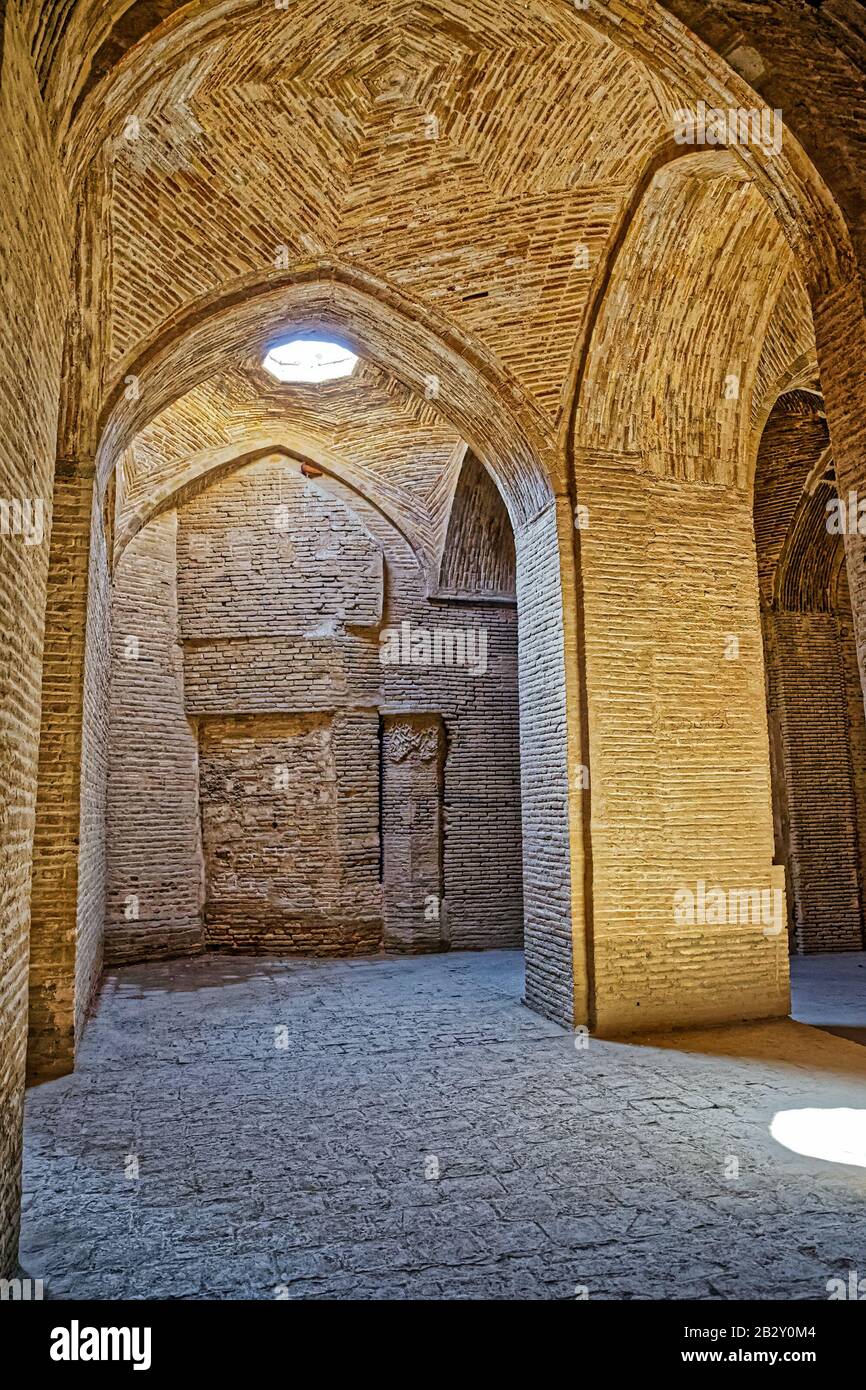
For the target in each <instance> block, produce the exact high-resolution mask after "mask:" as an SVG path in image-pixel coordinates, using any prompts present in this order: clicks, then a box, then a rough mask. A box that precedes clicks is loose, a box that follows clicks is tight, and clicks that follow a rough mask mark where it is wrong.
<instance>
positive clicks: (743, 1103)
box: [22, 951, 866, 1299]
mask: <svg viewBox="0 0 866 1390" xmlns="http://www.w3.org/2000/svg"><path fill="white" fill-rule="evenodd" d="M521 974H522V961H521V957H520V955H519V954H518V953H516V952H504V951H503V952H490V953H485V954H483V955H475V954H452V955H446V956H429V957H422V958H414V959H406V960H393V959H381V960H367V961H354V962H340V961H331V962H309V961H303V962H299V961H294V962H292V961H270V960H259V959H255V960H254V959H232V958H228V957H215V956H209V957H205V958H199V959H197V960H191V961H172V962H166V963H160V964H154V965H149V966H136V967H126V968H124V969H122V970H119V971H117V972H116V973H115V974H114V975H112V976H109V978H108V980H107V983H106V986H105V989H104V992H103V996H102V1001H101V1004H100V1008H99V1011H98V1014H97V1016H96V1017H95V1018H94V1020H93V1021H92V1022H91V1024H90V1026H89V1028H88V1031H87V1035H86V1037H85V1041H84V1046H83V1050H82V1054H81V1059H80V1067H79V1070H78V1071H77V1072H76V1073H75V1074H74V1075H73V1076H69V1077H65V1078H63V1079H62V1080H60V1081H55V1082H51V1083H49V1084H47V1085H44V1086H40V1087H37V1088H35V1089H34V1090H32V1091H31V1092H30V1093H29V1096H28V1105H27V1139H26V1147H27V1156H26V1169H25V1183H26V1197H25V1204H26V1205H25V1221H24V1233H23V1248H22V1264H23V1266H24V1268H25V1270H26V1271H27V1272H28V1273H29V1274H31V1275H32V1276H34V1277H38V1276H42V1277H44V1278H45V1279H46V1280H47V1283H48V1292H49V1295H50V1296H53V1297H55V1298H63V1297H94V1298H117V1297H126V1298H129V1297H175V1298H202V1297H204V1298H231V1297H235V1298H267V1299H270V1298H276V1297H281V1296H282V1297H285V1296H288V1297H291V1298H352V1297H355V1298H363V1299H368V1298H371V1299H372V1298H387V1297H397V1298H434V1299H437V1298H455V1297H456V1298H484V1297H487V1298H506V1299H524V1298H532V1299H569V1298H573V1297H574V1296H575V1289H576V1288H577V1286H585V1287H586V1288H587V1289H588V1291H589V1296H590V1297H591V1298H613V1297H625V1298H641V1299H661V1298H687V1297H698V1298H733V1297H756V1298H765V1299H786V1298H792V1297H801V1298H807V1299H815V1298H826V1296H827V1295H826V1282H827V1279H828V1278H830V1277H831V1276H833V1275H834V1274H839V1273H842V1272H845V1271H847V1270H848V1269H849V1268H850V1267H854V1268H859V1270H860V1271H862V1274H863V1275H866V1200H864V1199H866V1170H864V1168H863V1167H854V1166H847V1165H842V1164H838V1163H831V1162H824V1161H819V1160H816V1159H808V1158H803V1157H800V1156H798V1155H796V1154H794V1153H792V1152H790V1151H789V1150H788V1149H785V1148H782V1147H781V1146H780V1145H778V1144H777V1143H775V1142H774V1140H773V1139H772V1138H771V1137H770V1135H769V1132H768V1125H769V1123H770V1121H771V1120H772V1117H773V1116H774V1114H775V1113H776V1112H777V1111H780V1110H787V1109H791V1108H797V1109H799V1108H802V1107H818V1108H821V1109H826V1108H835V1107H840V1106H845V1107H855V1108H857V1109H860V1110H861V1111H862V1110H863V1109H864V1107H866V1048H863V1047H860V1046H858V1045H857V1044H856V1043H854V1042H851V1041H847V1040H845V1039H843V1038H839V1037H834V1036H831V1035H830V1034H829V1033H826V1032H821V1031H817V1030H815V1029H812V1028H809V1027H806V1026H804V1025H802V1024H799V1023H794V1022H785V1023H776V1024H762V1025H757V1026H751V1027H742V1028H740V1027H738V1028H729V1029H725V1030H715V1031H713V1032H711V1033H703V1034H687V1035H684V1034H680V1035H676V1036H674V1035H671V1036H670V1037H667V1038H661V1039H659V1038H655V1039H653V1040H652V1041H651V1043H647V1044H645V1045H641V1044H640V1043H632V1044H628V1045H626V1044H622V1043H611V1042H599V1041H596V1040H592V1041H591V1042H590V1045H589V1047H588V1048H586V1049H576V1048H575V1045H574V1039H573V1038H572V1037H571V1036H570V1035H569V1034H567V1033H565V1032H564V1031H563V1030H561V1029H560V1028H558V1027H556V1026H555V1025H554V1024H551V1023H547V1022H545V1021H544V1020H543V1019H540V1018H538V1017H536V1016H535V1015H534V1014H532V1013H530V1012H529V1011H528V1010H526V1009H525V1008H523V1007H522V1006H521V1005H520V1004H519V1002H518V996H519V993H520V987H521ZM732 1158H733V1159H736V1160H737V1163H738V1165H739V1176H738V1177H730V1176H729V1177H726V1168H727V1170H728V1172H731V1171H732V1170H733V1165H732V1163H731V1160H732ZM863 1161H864V1162H866V1158H864V1160H863ZM136 1172H137V1175H136ZM437 1174H438V1176H437Z"/></svg>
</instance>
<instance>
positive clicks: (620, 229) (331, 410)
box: [34, 0, 814, 496]
mask: <svg viewBox="0 0 866 1390" xmlns="http://www.w3.org/2000/svg"><path fill="white" fill-rule="evenodd" d="M641 8H642V0H641V4H638V5H637V9H638V10H640V9H641ZM61 11H62V12H63V13H61ZM64 15H65V18H64ZM181 26H184V27H183V28H182V29H181ZM181 33H182V36H183V41H182V42H181V41H180V35H181ZM73 39H74V40H75V41H77V42H78V43H79V44H80V45H81V46H82V48H85V49H86V50H87V52H88V55H89V56H88V59H87V61H86V62H83V63H80V64H79V70H78V71H77V75H76V74H75V73H74V72H73V70H72V65H71V63H70V61H69V53H68V51H67V50H69V49H70V47H71V45H72V42H73ZM34 50H35V51H36V52H37V53H38V54H42V56H43V60H44V61H43V65H42V66H43V70H44V74H45V89H46V97H47V100H48V105H49V111H50V112H52V115H53V119H54V121H55V124H56V126H57V128H58V132H59V133H60V134H61V135H62V134H64V133H65V135H66V141H67V151H68V152H69V151H70V150H71V149H72V147H73V144H74V143H76V142H77V147H78V146H80V147H81V148H87V149H88V150H89V151H90V158H92V160H93V163H94V167H95V166H97V165H99V164H100V163H102V164H103V167H104V168H105V169H106V171H107V174H108V180H109V187H110V196H109V218H108V222H109V230H108V236H109V245H110V260H111V272H110V276H109V284H108V300H109V312H108V314H107V316H106V317H107V327H106V337H107V344H106V346H107V350H108V351H107V356H108V366H107V367H106V368H105V370H104V376H105V378H106V379H110V377H111V375H112V373H122V371H123V370H124V364H127V363H129V362H130V361H133V360H134V359H135V355H136V352H137V351H139V350H140V348H141V345H142V344H145V343H147V342H148V341H152V340H154V339H155V338H156V337H157V336H158V335H159V333H160V332H161V331H162V328H163V325H165V324H166V323H169V322H171V321H177V320H178V319H179V317H180V316H182V315H183V314H184V313H185V312H186V311H187V310H188V309H189V308H190V306H193V305H195V304H196V303H197V302H198V301H201V300H204V299H205V298H206V297H207V296H212V295H214V294H217V293H219V292H220V291H221V290H222V289H223V288H224V287H226V286H231V285H234V284H236V283H239V282H242V281H246V280H249V279H250V278H256V277H259V278H260V279H261V281H262V282H265V281H266V280H267V277H268V276H269V275H270V274H272V273H273V270H274V268H275V267H279V266H282V265H289V266H293V265H295V264H302V263H304V262H310V261H316V260H328V259H330V260H335V261H339V262H341V263H343V264H347V265H352V266H358V267H360V268H362V269H363V270H364V271H365V272H369V273H370V274H371V275H373V276H375V277H377V278H378V279H379V280H381V281H382V282H384V283H387V284H388V285H391V286H393V287H394V288H395V290H396V291H398V292H400V293H402V294H404V295H407V296H409V297H410V298H411V299H412V300H413V301H415V302H417V303H419V304H421V305H425V306H429V307H430V308H431V309H432V310H435V311H436V312H437V313H438V314H439V315H440V316H441V318H442V319H443V320H444V321H447V322H449V323H452V324H454V325H455V327H456V328H457V329H458V330H459V331H460V332H461V333H462V334H464V335H467V336H468V337H469V338H470V339H472V340H473V341H475V342H477V343H479V344H481V345H482V347H483V348H484V350H485V351H486V352H488V353H490V354H491V355H492V357H493V358H494V359H495V360H496V362H497V363H498V364H500V365H501V367H502V369H503V372H504V373H505V374H506V377H507V378H509V379H511V380H513V381H514V382H515V383H516V385H517V387H518V389H519V390H520V391H521V392H522V393H524V395H525V396H526V398H528V399H529V400H531V402H532V403H533V408H534V409H537V411H538V413H539V414H538V418H539V419H540V420H543V421H546V428H548V429H549V432H550V436H551V438H553V437H555V436H556V435H557V434H559V435H560V436H561V435H562V432H563V430H564V428H565V423H566V418H567V416H568V413H569V410H570V407H571V402H572V399H573V391H574V386H575V370H576V369H575V362H576V359H577V356H578V354H579V353H580V351H581V350H582V349H581V344H582V343H583V350H584V351H586V352H587V357H586V373H585V385H588V386H589V388H590V397H589V407H588V410H586V411H585V418H586V421H587V425H588V429H589V438H590V440H591V439H592V432H593V430H595V432H596V434H597V435H598V440H599V442H601V440H602V439H603V438H604V437H607V438H613V437H617V438H619V436H620V435H622V439H621V443H622V444H623V445H624V446H625V447H626V448H630V447H635V439H637V440H638V444H637V447H651V448H653V449H655V450H656V451H657V452H658V454H659V457H661V458H662V459H664V458H665V457H673V454H674V453H675V452H676V451H677V450H679V451H680V453H682V452H685V453H687V454H689V455H692V454H694V455H698V454H700V455H701V456H705V461H704V462H703V463H701V464H700V465H695V466H694V467H692V466H691V465H687V469H686V471H687V472H689V473H690V474H691V475H693V476H710V475H711V473H712V468H713V463H712V457H713V455H715V454H719V453H720V452H721V451H722V450H723V449H724V448H727V447H728V444H730V446H731V448H732V449H733V450H734V452H735V453H736V455H737V458H736V463H735V464H734V465H731V466H729V467H728V472H727V474H726V476H729V477H731V478H732V479H734V478H735V479H737V480H739V481H744V480H745V479H746V478H747V476H748V467H749V465H748V456H749V455H750V454H751V455H754V451H755V447H756V438H755V435H754V426H755V423H756V422H758V423H760V421H761V420H762V418H763V417H764V415H765V413H766V411H767V410H768V409H769V408H771V405H772V400H773V399H775V394H778V391H779V390H780V389H783V388H784V387H785V386H786V385H789V384H790V379H789V378H790V377H791V375H792V374H793V373H795V371H796V370H799V371H800V373H801V377H802V378H803V379H805V377H811V376H813V375H814V343H813V341H812V333H811V322H810V314H809V309H808V301H807V299H806V295H805V291H804V289H803V286H802V282H801V279H800V277H799V275H798V272H797V269H796V267H795V262H794V258H793V254H792V252H791V250H790V249H789V246H788V244H787V243H786V241H785V239H784V237H783V235H782V233H781V230H780V226H779V224H778V222H777V221H776V220H775V218H774V216H773V215H772V213H771V211H770V209H769V207H768V204H767V202H766V200H765V198H764V197H762V196H761V194H760V193H759V192H758V191H757V188H755V187H751V186H750V178H749V175H748V170H747V168H746V166H744V165H737V162H736V161H735V160H734V161H729V163H728V164H727V165H724V164H723V165H722V166H721V167H719V168H710V171H709V172H710V174H711V182H712V187H710V188H708V189H704V188H701V187H700V185H701V183H702V182H703V181H705V180H706V176H707V175H706V171H702V170H701V169H699V168H698V165H697V164H695V166H694V168H693V169H692V170H690V171H686V170H685V167H684V171H683V173H682V174H681V175H680V176H678V177H677V178H676V179H667V180H665V179H662V181H661V183H659V182H658V181H656V184H652V180H651V179H650V181H649V186H648V185H647V179H648V171H651V170H652V167H653V164H654V161H657V160H658V159H659V157H660V155H661V152H662V151H663V150H664V149H665V148H666V147H668V146H669V145H670V138H671V118H672V111H673V110H674V109H675V108H676V107H677V106H678V105H680V104H682V97H681V95H679V96H678V94H677V91H676V90H675V87H674V84H673V83H669V82H668V81H667V80H666V79H665V77H663V76H661V75H659V72H658V70H656V69H653V68H651V67H650V66H649V65H648V64H645V63H644V62H642V61H640V60H639V59H638V58H636V57H632V56H630V55H629V53H627V52H626V51H625V49H624V48H623V47H622V46H620V45H618V44H617V43H614V42H613V41H612V40H611V39H610V38H608V37H606V36H605V34H603V33H602V32H599V30H598V29H597V28H595V27H593V26H592V24H590V23H588V22H587V21H586V18H585V17H584V16H583V15H582V13H581V11H580V10H578V9H577V8H576V7H575V6H574V5H572V4H569V3H566V0H563V3H561V4H558V5H557V4H552V3H550V0H525V3H520V4H514V5H507V6H504V5H501V4H499V3H494V0H467V2H466V3H460V4H457V3H454V2H453V0H442V3H438V4H437V5H436V6H432V5H431V6H427V5H418V4H409V3H403V2H402V0H369V2H368V0H364V3H361V0H357V3H356V0H292V3H291V4H290V5H289V6H288V7H286V8H281V7H279V6H278V5H277V4H275V3H273V2H272V0H258V2H257V3H243V2H239V0H233V2H232V3H230V2H229V0H223V2H222V3H211V4H203V3H193V4H188V5H186V6H183V7H179V6H175V5H172V4H169V3H164V4H156V3H149V4H133V5H126V6H124V5H119V4H117V5H109V6H105V5H102V6H98V5H95V4H93V3H91V2H90V0H80V3H78V4H77V5H75V4H72V3H70V4H68V5H66V6H65V7H55V11H54V20H53V26H52V25H49V24H48V23H47V22H45V21H44V20H43V22H42V23H41V26H37V29H36V31H35V36H34ZM52 55H53V56H52ZM100 83H101V84H102V87H100ZM106 83H108V84H109V85H110V97H111V101H110V103H108V104H105V103H103V105H100V102H99V101H97V100H96V97H97V96H98V95H99V94H101V93H102V91H103V89H104V88H105V84H106ZM97 89H98V90H97ZM103 106H104V109H103ZM106 113H108V114H107V115H106ZM97 130H98V132H99V133H98V138H97V134H96V132H97ZM70 159H71V160H72V163H73V164H74V163H75V160H74V159H73V158H72V155H71V154H70ZM686 182H688V183H689V184H691V185H693V187H692V189H691V191H689V190H688V189H686V188H685V187H684V184H685V183H686ZM615 258H618V259H616V263H615V264H614V260H615ZM674 282H675V291H674V292H673V293H672V289H671V287H672V284H674ZM698 299H700V301H701V302H702V303H703V304H704V305H705V306H708V308H707V313H706V314H705V316H704V323H705V324H709V325H710V330H711V331H710V332H708V331H707V330H706V328H701V325H700V324H699V323H698V322H697V320H696V317H695V314H694V312H693V310H692V309H690V307H689V306H690V304H691V302H692V301H697V300H698ZM654 304H661V306H662V307H661V311H660V312H658V313H656V312H655V311H654V310H651V309H650V308H649V307H648V306H652V305H654ZM777 305H778V306H779V307H778V308H776V306H777ZM653 332H654V333H655V340H654V342H652V343H651V342H650V341H649V339H650V337H651V335H652V334H653ZM700 333H702V334H703V338H702V340H701V341H698V337H699V334H700ZM590 335H592V340H593V346H592V347H591V348H589V347H588V339H589V337H590ZM676 340H678V341H679V344H680V346H682V348H683V351H684V353H686V354H687V355H688V361H689V363H690V364H691V366H690V368H689V370H690V371H691V373H692V380H691V381H690V383H689V384H688V385H687V389H686V390H685V392H681V393H680V394H681V397H682V401H683V404H682V406H681V407H679V409H680V412H681V418H679V419H676V420H671V421H664V420H661V421H660V420H659V419H658V418H657V417H656V415H655V407H654V405H653V403H652V402H653V393H652V391H651V390H649V391H645V392H644V400H643V402H642V403H641V402H638V400H637V394H638V391H639V389H641V383H642V379H643V378H649V377H650V376H651V374H652V373H653V372H655V371H656V370H657V369H658V370H661V367H660V366H659V364H660V363H661V366H663V361H662V359H663V358H664V352H665V343H670V342H671V341H676ZM614 342H615V343H616V359H617V360H618V361H621V362H628V363H631V364H632V365H635V366H636V367H637V368H639V369H638V370H635V371H634V372H633V373H632V384H631V385H629V383H628V382H624V381H622V380H620V381H619V382H617V381H616V380H615V375H614V376H612V375H611V373H610V370H609V369H610V365H611V363H612V361H613V347H612V345H613V344H614ZM645 356H646V359H647V360H646V363H644V361H643V359H644V357H645ZM732 371H735V372H736V373H737V375H738V376H739V377H740V378H741V380H742V382H743V387H742V394H741V400H742V406H741V407H740V406H737V407H735V408H731V407H730V406H725V407H721V406H720V405H719V404H718V401H719V386H720V383H721V382H722V381H723V380H724V379H725V377H726V376H728V375H730V373H731V372H732ZM804 374H805V375H804ZM798 379H799V378H798ZM659 381H660V383H661V378H659ZM630 392H631V395H630ZM401 393H402V394H401ZM405 396H406V393H405V391H404V390H403V388H402V387H399V386H398V384H397V383H396V381H394V380H392V379H390V378H388V377H386V376H385V375H384V374H383V373H379V374H378V375H377V373H376V371H375V369H373V368H372V366H370V367H369V368H368V369H367V370H366V372H365V371H362V372H361V374H360V375H359V377H358V379H357V381H355V382H354V383H353V384H352V385H351V386H347V387H345V388H343V389H338V388H337V387H335V388H334V389H332V390H331V391H330V392H325V393H319V394H318V395H317V397H316V401H315V405H314V402H313V400H312V398H304V396H303V393H294V395H293V394H291V393H288V394H287V393H285V392H275V391H274V390H273V389H272V388H271V387H269V386H268V384H267V383H266V382H264V381H262V379H261V376H260V374H259V375H257V374H256V371H255V369H254V364H252V363H251V362H249V361H244V360H238V358H237V355H236V354H235V355H234V356H231V355H229V356H228V358H227V360H226V361H225V363H224V366H223V369H222V370H220V371H219V372H218V373H217V374H216V375H215V377H214V378H213V379H212V380H210V381H208V382H205V383H203V384H201V385H200V386H197V387H196V388H195V389H194V391H192V392H190V393H189V394H188V395H187V396H181V399H180V400H179V401H177V402H176V403H175V405H173V406H170V407H169V408H168V409H167V410H163V411H162V412H161V413H160V414H158V416H157V419H156V420H155V421H153V422H152V424H151V425H150V426H148V428H147V430H146V432H145V436H144V437H142V438H141V439H140V440H139V441H138V442H137V444H136V446H135V448H134V450H133V451H132V452H131V453H130V452H129V451H127V456H126V472H127V485H128V487H129V488H130V489H131V490H132V492H136V491H139V492H140V490H141V489H142V487H144V486H145V485H146V483H145V479H146V476H147V474H148V472H149V471H151V470H155V472H154V476H156V474H157V473H159V474H160V476H162V475H163V474H164V472H165V469H166V467H167V466H168V465H167V461H166V460H167V459H168V458H170V457H172V451H173V450H174V451H175V453H176V449H177V447H179V446H178V442H177V441H179V440H180V441H183V447H187V446H189V447H190V448H191V446H192V444H193V442H195V441H197V442H198V449H201V448H203V447H205V437H207V438H208V439H211V442H212V443H213V444H216V443H218V442H221V441H222V440H225V442H231V441H233V440H238V439H240V438H241V437H242V436H243V434H244V432H245V431H246V430H250V431H252V430H256V429H261V428H262V427H263V424H265V425H266V424H267V422H268V421H269V420H271V419H273V417H274V415H280V416H282V417H284V418H288V417H289V416H291V417H292V419H294V421H295V423H298V422H299V421H300V423H301V424H302V425H303V427H304V429H305V430H312V431H313V432H315V431H316V430H318V431H319V433H320V435H321V436H322V438H323V440H324V438H325V436H327V439H328V443H329V444H330V445H332V446H333V445H336V444H340V443H343V444H346V443H347V442H349V441H351V443H352V447H354V448H356V449H358V450H360V447H361V446H360V444H359V442H358V435H359V429H360V425H359V413H363V414H364V415H365V416H366V418H367V420H368V422H369V423H370V425H371V427H372V429H373V436H374V437H376V439H377V447H376V448H375V449H372V448H371V447H370V446H369V445H368V446H367V448H366V454H367V462H370V460H371V459H374V460H375V461H374V462H372V463H370V466H371V467H373V468H375V467H376V466H378V467H379V468H380V469H381V468H383V467H387V457H388V451H387V449H384V448H383V447H382V439H383V438H384V436H385V434H386V433H387V432H388V431H394V434H393V438H394V440H395V444H394V450H393V452H394V453H395V455H396V454H397V453H400V454H401V457H402V458H403V460H404V464H405V466H407V467H409V470H410V475H412V481H411V483H410V485H411V486H412V487H413V488H414V490H415V492H416V494H417V495H419V496H420V495H421V494H423V493H424V492H427V491H430V489H432V488H435V485H436V470H437V468H438V469H440V470H441V468H442V467H443V466H444V461H445V460H447V459H449V458H450V457H451V455H452V452H453V447H454V444H455V439H456V435H455V432H454V429H453V428H452V427H451V426H449V425H447V424H446V423H445V422H444V420H443V419H442V418H441V417H440V416H438V415H437V414H436V413H435V411H433V410H432V409H429V408H427V406H426V405H425V403H424V402H422V403H421V409H420V413H419V411H418V410H417V409H416V408H415V406H414V405H412V404H411V402H409V403H408V404H407V401H406V399H405ZM315 410H320V412H321V413H320V418H319V419H318V420H315V421H314V420H313V418H312V416H313V414H314V413H315ZM383 411H384V415H383V414H382V412H383ZM642 411H643V412H644V413H645V414H646V412H650V413H652V414H653V421H652V424H651V425H650V421H649V416H647V418H646V419H644V421H643V423H641V419H640V416H641V412H642ZM385 415H387V421H386V419H385ZM625 416H628V419H629V421H630V422H631V423H630V424H629V429H630V430H632V431H633V433H634V437H630V436H629V435H628V432H626V433H625V434H623V432H622V420H623V419H624V418H625ZM699 417H700V418H699ZM750 429H751V430H752V433H750ZM211 437H212V438H211ZM155 441H158V442H159V449H157V448H156V445H155ZM170 441H173V442H170ZM720 441H721V442H720ZM160 449H165V450H167V453H166V455H165V456H162V455H160V452H159V450H160ZM158 455H159V457H158ZM383 460H384V462H383ZM407 461H408V462H407ZM651 466H664V465H663V464H661V465H656V464H653V465H651Z"/></svg>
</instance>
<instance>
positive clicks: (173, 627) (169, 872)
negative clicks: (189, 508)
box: [105, 512, 203, 964]
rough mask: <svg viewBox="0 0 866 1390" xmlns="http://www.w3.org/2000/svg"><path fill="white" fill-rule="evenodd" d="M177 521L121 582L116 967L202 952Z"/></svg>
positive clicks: (112, 906) (111, 834) (111, 792)
mask: <svg viewBox="0 0 866 1390" xmlns="http://www.w3.org/2000/svg"><path fill="white" fill-rule="evenodd" d="M176 537H177V516H176V513H174V512H172V513H170V514H169V515H167V516H162V517H159V518H157V519H156V520H155V521H152V522H151V523H150V525H149V526H147V527H146V528H145V529H144V530H143V531H141V532H140V533H139V535H137V536H136V537H135V539H134V540H133V541H132V542H131V543H130V545H129V546H128V547H127V549H126V551H125V552H124V553H123V555H122V556H121V558H120V560H119V562H118V565H117V568H116V571H115V576H114V591H113V604H112V607H113V614H112V662H111V725H110V727H111V733H110V747H109V776H108V814H107V836H108V850H109V852H108V861H109V869H108V902H107V920H106V932H105V955H106V960H107V961H109V962H110V963H113V964H114V963H117V962H119V961H128V960H139V959H143V958H144V957H159V956H169V955H182V954H184V953H188V952H195V951H198V950H200V949H201V945H202V921H201V905H202V874H203V870H202V858H201V845H200V829H199V816H198V748H197V743H196V737H195V734H194V732H193V729H192V728H191V726H190V722H189V720H188V719H187V717H186V713H185V710H184V704H183V657H182V654H181V650H180V647H179V645H178V634H177V583H176V576H175V550H176Z"/></svg>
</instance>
